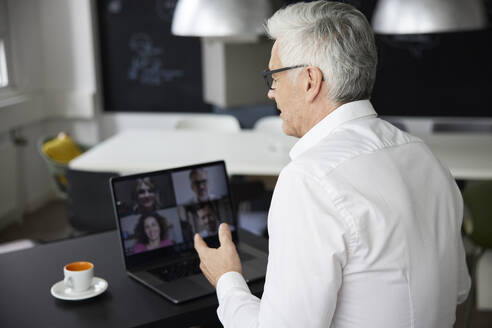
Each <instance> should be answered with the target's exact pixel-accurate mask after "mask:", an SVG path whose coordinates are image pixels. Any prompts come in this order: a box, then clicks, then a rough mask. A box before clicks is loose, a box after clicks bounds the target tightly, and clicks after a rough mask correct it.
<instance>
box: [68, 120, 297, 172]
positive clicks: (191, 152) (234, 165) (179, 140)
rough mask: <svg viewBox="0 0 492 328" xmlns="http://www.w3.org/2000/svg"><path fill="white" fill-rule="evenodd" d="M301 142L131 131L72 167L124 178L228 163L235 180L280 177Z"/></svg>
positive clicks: (187, 132) (259, 136) (244, 134)
mask: <svg viewBox="0 0 492 328" xmlns="http://www.w3.org/2000/svg"><path fill="white" fill-rule="evenodd" d="M296 141H297V139H295V138H292V137H286V136H281V135H278V136H275V135H270V134H265V133H258V132H253V131H244V132H240V133H228V132H211V131H196V130H127V131H125V132H122V133H119V134H117V135H115V136H113V137H111V138H109V139H107V140H105V141H103V142H102V143H100V144H98V145H96V146H95V147H93V148H91V149H90V150H89V151H87V152H85V153H84V154H82V155H81V156H79V157H78V158H76V159H74V160H73V161H71V162H70V165H69V166H70V168H72V169H77V170H85V171H110V172H117V173H120V174H128V173H138V172H144V171H154V170H161V169H166V168H171V167H177V166H184V165H190V164H196V163H200V162H208V161H214V160H222V159H223V160H225V162H226V166H227V171H228V173H229V174H231V175H235V174H238V175H278V174H279V172H280V170H281V169H282V168H283V167H284V166H285V165H286V164H287V163H288V162H289V160H290V159H289V154H288V152H289V150H290V148H291V147H292V146H293V145H294V143H295V142H296Z"/></svg>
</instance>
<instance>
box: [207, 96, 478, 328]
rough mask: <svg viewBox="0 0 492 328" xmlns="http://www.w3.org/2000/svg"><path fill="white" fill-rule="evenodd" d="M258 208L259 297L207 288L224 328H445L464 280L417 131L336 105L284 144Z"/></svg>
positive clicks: (461, 258)
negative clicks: (264, 245)
mask: <svg viewBox="0 0 492 328" xmlns="http://www.w3.org/2000/svg"><path fill="white" fill-rule="evenodd" d="M290 157H291V159H292V161H291V162H290V163H289V164H288V165H287V166H286V167H285V168H284V169H283V170H282V172H281V174H280V176H279V179H278V182H277V185H276V187H275V192H274V195H273V198H272V203H271V207H270V212H269V214H268V232H269V235H270V239H269V258H268V268H267V275H266V281H265V287H264V292H263V296H262V298H261V300H260V299H258V298H257V297H255V296H253V295H252V294H251V293H250V291H249V289H248V286H247V285H246V283H245V281H244V279H243V277H242V276H241V275H240V274H239V273H234V272H228V273H226V274H224V275H222V276H221V278H220V279H219V282H218V286H217V296H218V299H219V308H218V310H217V313H218V316H219V319H220V321H221V322H222V323H223V324H224V326H225V327H227V328H230V327H268V328H280V327H292V328H300V327H326V328H328V327H357V328H364V327H373V328H399V327H413V328H417V327H421V328H438V327H446V328H450V327H452V326H453V323H454V321H455V311H456V304H457V303H461V302H462V301H464V300H465V298H466V296H467V294H468V290H469V287H470V279H469V276H468V271H467V269H466V265H465V254H464V249H463V243H462V239H461V233H460V231H461V222H462V217H463V201H462V198H461V194H460V192H459V189H458V188H457V186H456V183H455V181H454V179H453V177H452V176H451V174H450V173H449V171H448V169H447V168H444V167H443V166H442V165H441V164H440V163H439V161H438V160H437V159H436V158H435V157H434V155H433V154H432V153H431V152H430V150H429V148H428V147H427V146H426V145H425V144H424V143H423V142H422V141H421V140H420V139H418V138H416V137H413V136H411V135H409V134H407V133H405V132H402V131H400V130H398V129H396V128H395V127H393V126H392V125H391V124H389V123H387V122H385V121H383V120H381V119H379V118H377V117H376V112H375V111H374V109H373V107H372V105H371V103H370V102H369V101H367V100H363V101H356V102H352V103H348V104H345V105H343V106H340V107H339V108H338V109H336V110H335V111H334V112H332V113H331V114H329V115H328V116H327V117H325V118H324V119H323V120H322V121H321V122H319V123H318V124H317V125H316V126H314V127H313V128H312V129H311V130H310V131H308V133H306V135H304V136H303V137H302V138H301V139H300V140H299V141H298V142H297V143H296V144H295V146H294V147H293V148H292V150H291V152H290Z"/></svg>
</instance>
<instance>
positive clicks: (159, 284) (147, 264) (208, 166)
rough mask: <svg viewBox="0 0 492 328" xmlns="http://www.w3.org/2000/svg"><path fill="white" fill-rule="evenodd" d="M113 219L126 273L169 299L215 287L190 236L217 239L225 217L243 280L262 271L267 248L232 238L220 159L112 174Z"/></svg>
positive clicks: (233, 219)
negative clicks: (200, 265) (135, 172)
mask: <svg viewBox="0 0 492 328" xmlns="http://www.w3.org/2000/svg"><path fill="white" fill-rule="evenodd" d="M110 184H111V193H112V197H113V207H114V213H115V218H116V225H117V230H118V234H119V236H120V241H121V250H122V254H123V260H124V264H125V268H126V271H127V273H128V275H129V276H130V277H132V278H134V279H136V280H137V281H139V282H140V283H142V284H144V285H145V286H147V287H149V288H150V289H152V290H154V291H155V292H157V293H159V294H161V295H162V296H164V297H166V298H167V299H168V300H170V301H171V302H173V303H176V304H178V303H182V302H185V301H189V300H193V299H196V298H198V297H201V296H205V295H209V294H213V293H215V288H214V287H213V286H212V285H210V283H209V282H208V281H207V279H206V278H205V277H204V275H203V274H202V273H201V271H200V268H199V264H200V260H199V258H198V254H197V253H196V251H195V249H194V243H193V236H194V234H195V233H199V234H200V235H201V236H202V237H203V239H204V240H205V242H206V243H207V244H208V245H209V246H210V247H218V246H219V245H220V243H219V238H218V227H219V224H220V223H222V222H227V223H228V224H229V226H230V228H231V232H232V239H233V241H234V243H235V244H236V247H237V249H238V253H239V256H240V258H241V263H242V269H243V276H244V278H245V279H246V281H247V282H250V281H254V280H257V279H261V278H264V277H265V272H266V265H267V254H266V253H265V252H263V251H261V250H259V249H256V248H254V247H252V246H250V245H247V244H244V243H240V242H239V240H238V231H237V229H238V224H237V216H236V213H235V211H234V210H233V206H232V200H231V193H230V188H229V181H228V176H227V172H226V167H225V163H224V161H216V162H210V163H203V164H197V165H192V166H186V167H179V168H173V169H167V170H162V171H155V172H147V173H141V174H133V175H126V176H119V177H114V178H112V179H111V180H110Z"/></svg>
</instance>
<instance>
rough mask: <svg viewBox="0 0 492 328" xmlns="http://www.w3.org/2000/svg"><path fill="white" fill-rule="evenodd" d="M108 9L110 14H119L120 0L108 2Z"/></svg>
mask: <svg viewBox="0 0 492 328" xmlns="http://www.w3.org/2000/svg"><path fill="white" fill-rule="evenodd" d="M108 11H109V12H110V13H111V14H119V13H120V12H121V1H120V0H112V1H110V2H109V3H108Z"/></svg>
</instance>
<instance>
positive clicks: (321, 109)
mask: <svg viewBox="0 0 492 328" xmlns="http://www.w3.org/2000/svg"><path fill="white" fill-rule="evenodd" d="M341 105H343V104H342V103H335V102H332V101H330V100H328V99H324V100H322V101H319V102H316V103H313V104H311V106H309V108H308V113H309V119H308V120H306V123H305V124H304V127H303V131H302V134H301V137H302V136H304V135H305V134H306V133H307V132H308V131H309V130H311V129H312V128H313V127H314V126H315V125H316V124H318V123H319V122H321V121H322V120H323V119H324V118H325V117H327V116H328V115H330V114H331V113H332V112H334V111H335V110H336V109H337V108H338V107H340V106H341Z"/></svg>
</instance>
